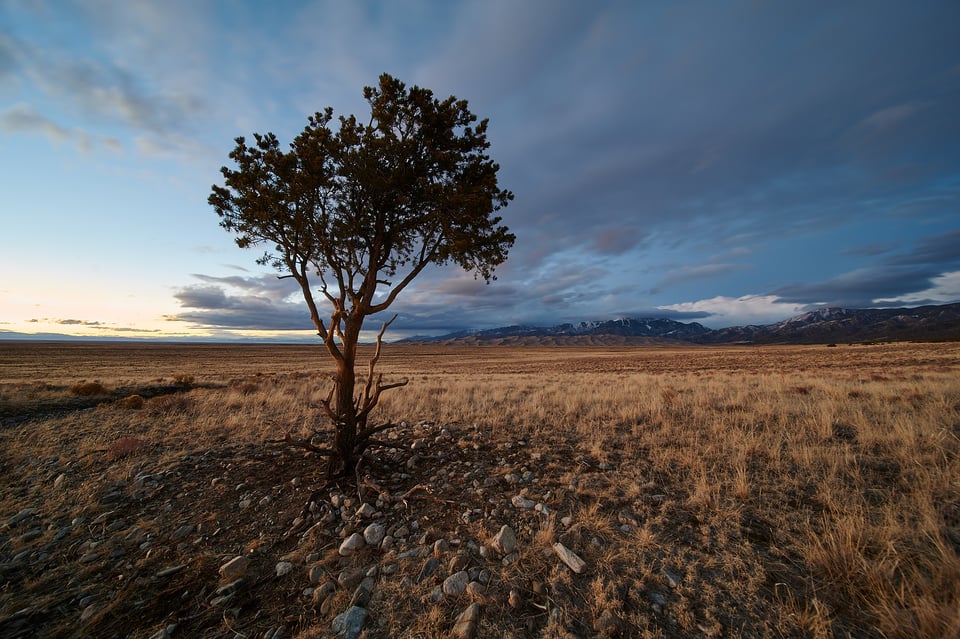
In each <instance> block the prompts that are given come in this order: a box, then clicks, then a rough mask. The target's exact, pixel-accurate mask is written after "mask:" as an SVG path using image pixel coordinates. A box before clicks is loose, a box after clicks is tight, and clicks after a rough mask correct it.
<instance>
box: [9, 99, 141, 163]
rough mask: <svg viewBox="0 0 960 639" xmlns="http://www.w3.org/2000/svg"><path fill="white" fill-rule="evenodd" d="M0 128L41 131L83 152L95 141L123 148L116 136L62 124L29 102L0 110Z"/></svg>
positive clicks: (113, 148)
mask: <svg viewBox="0 0 960 639" xmlns="http://www.w3.org/2000/svg"><path fill="white" fill-rule="evenodd" d="M0 130H3V131H5V132H7V133H41V134H42V135H44V136H46V137H47V138H48V139H50V140H51V141H53V142H71V143H73V144H75V145H76V147H77V148H78V149H79V150H80V151H81V152H84V153H86V152H88V151H90V150H91V148H92V147H93V145H94V143H95V142H98V143H100V144H101V145H103V146H104V147H105V148H106V149H107V150H109V151H113V152H120V151H122V150H123V146H122V145H121V143H120V141H119V140H117V139H116V138H113V137H107V136H97V135H94V134H91V133H89V132H87V131H84V130H83V129H77V128H68V127H65V126H62V125H60V124H58V123H57V122H55V121H54V120H52V119H50V118H48V117H46V116H44V115H42V114H41V113H38V112H37V111H36V110H34V108H33V107H31V106H30V105H29V104H23V103H20V104H15V105H13V106H12V107H9V108H8V109H5V110H3V111H0Z"/></svg>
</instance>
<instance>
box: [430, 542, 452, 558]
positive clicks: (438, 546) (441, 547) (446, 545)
mask: <svg viewBox="0 0 960 639" xmlns="http://www.w3.org/2000/svg"><path fill="white" fill-rule="evenodd" d="M448 550H450V542H448V541H447V540H446V539H438V540H436V541H435V542H433V554H434V555H436V556H437V557H439V556H440V555H442V554H443V553H445V552H447V551H448Z"/></svg>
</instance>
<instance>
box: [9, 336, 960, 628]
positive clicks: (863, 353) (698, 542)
mask: <svg viewBox="0 0 960 639" xmlns="http://www.w3.org/2000/svg"><path fill="white" fill-rule="evenodd" d="M367 355H369V353H367ZM363 370H365V368H364V366H362V365H361V366H358V371H361V372H362V371H363ZM379 370H380V371H382V372H383V373H384V375H385V379H389V380H401V379H406V380H408V383H407V385H406V386H405V387H403V388H400V389H396V390H393V391H391V392H389V393H388V394H386V395H385V396H384V400H383V402H382V404H381V406H380V408H379V409H378V411H379V412H378V414H377V415H376V417H375V419H377V420H380V421H384V422H386V421H390V422H392V423H396V424H397V425H398V426H397V427H396V428H394V429H391V430H388V431H385V432H384V433H383V436H382V438H381V439H382V440H383V441H382V445H380V446H377V447H374V448H371V449H370V450H369V451H368V455H367V457H366V458H365V459H364V461H363V462H362V463H361V465H360V467H359V469H358V473H357V474H356V476H355V477H351V478H347V479H344V480H341V481H340V482H329V481H327V479H326V478H325V477H324V476H323V470H324V468H325V464H324V461H323V460H322V459H320V458H318V457H317V456H315V455H314V454H312V453H310V452H308V451H305V450H304V449H302V448H296V447H291V446H289V445H285V444H284V443H283V442H282V441H281V440H282V439H283V436H284V435H285V434H286V433H291V434H294V435H297V436H300V437H308V436H312V435H313V434H314V432H319V433H321V435H320V436H319V437H320V438H321V439H322V437H323V435H322V434H323V433H325V432H327V431H326V427H325V424H324V423H323V419H324V418H323V417H322V413H321V412H320V410H319V409H318V408H317V405H318V403H319V402H320V401H321V400H322V399H323V398H324V397H326V395H327V392H328V388H329V375H330V372H331V365H330V362H329V360H328V359H327V358H326V356H325V353H324V351H323V349H322V346H321V345H320V344H317V345H300V346H289V345H287V346H285V345H226V344H192V345H183V344H179V345H178V344H148V343H72V342H68V343H54V342H49V343H39V342H38V343H33V342H23V343H21V342H12V341H11V342H0V636H3V637H9V638H19V637H137V638H139V637H143V638H145V639H146V638H154V639H162V638H164V637H171V638H180V637H202V638H207V637H211V638H212V637H230V638H234V637H237V638H239V637H244V638H257V639H285V638H301V639H307V638H313V637H334V636H338V633H339V636H345V635H346V636H351V635H352V636H356V634H359V635H360V636H366V637H371V638H372V637H411V638H412V637H418V638H419V637H422V638H431V637H451V636H453V637H604V636H606V637H614V636H621V637H877V638H881V637H958V636H960V343H955V342H954V343H900V344H840V345H835V346H834V345H831V346H827V345H819V346H736V347H684V346H676V347H672V346H647V347H586V346H584V347H574V346H568V347H559V346H556V347H548V348H547V347H535V346H527V347H509V346H500V347H478V346H460V347H454V346H451V347H439V346H437V347H431V346H404V345H396V344H386V345H384V349H383V358H382V359H381V361H380V365H379ZM348 540H352V541H350V543H347V541H348ZM561 549H562V550H561ZM565 553H569V555H567V554H565ZM570 555H572V556H573V557H574V558H575V560H574V559H571V558H570ZM350 615H352V616H350Z"/></svg>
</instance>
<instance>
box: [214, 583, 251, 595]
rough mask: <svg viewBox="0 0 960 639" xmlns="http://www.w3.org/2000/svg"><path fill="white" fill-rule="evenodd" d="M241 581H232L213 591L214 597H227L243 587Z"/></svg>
mask: <svg viewBox="0 0 960 639" xmlns="http://www.w3.org/2000/svg"><path fill="white" fill-rule="evenodd" d="M243 583H244V582H243V579H234V580H233V581H231V582H230V583H228V584H224V585H222V586H220V587H219V588H217V589H216V590H214V591H213V595H214V596H215V597H229V596H230V595H232V594H233V593H235V592H237V591H238V590H239V589H240V586H242V585H243Z"/></svg>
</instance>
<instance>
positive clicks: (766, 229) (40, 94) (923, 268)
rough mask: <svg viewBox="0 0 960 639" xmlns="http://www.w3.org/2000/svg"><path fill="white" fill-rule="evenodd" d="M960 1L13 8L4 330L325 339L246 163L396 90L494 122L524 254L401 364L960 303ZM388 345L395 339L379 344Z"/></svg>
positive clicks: (8, 24)
mask: <svg viewBox="0 0 960 639" xmlns="http://www.w3.org/2000/svg"><path fill="white" fill-rule="evenodd" d="M958 24H960V4H958V3H956V2H953V1H945V2H911V3H905V2H884V1H882V0H877V1H874V2H848V3H835V2H781V3H767V2H752V1H750V2H747V1H744V2H635V1H632V0H626V1H622V2H618V1H609V2H604V1H594V2H567V1H556V0H554V1H525V2H515V1H512V0H482V1H476V2H474V1H470V2H445V1H434V2H403V1H399V0H398V1H395V2H346V1H343V2H306V1H303V2H294V1H285V2H273V3H261V2H245V3H244V2H239V1H237V2H226V1H224V2H216V1H206V2H205V1H202V0H200V1H198V0H189V1H185V2H181V1H175V0H163V1H156V2H151V1H138V2H135V1H120V0H116V1H107V0H103V1H96V0H88V1H80V0H78V1H76V2H71V1H68V0H59V1H56V0H46V1H44V0H21V1H18V0H6V1H5V2H3V3H2V4H0V144H2V148H3V153H0V221H2V228H3V232H2V233H0V272H2V273H3V276H2V278H0V331H12V332H21V333H24V332H27V333H50V332H55V333H67V334H75V335H88V336H101V335H102V336H106V335H129V336H138V337H150V336H155V337H207V338H224V339H226V338H231V337H241V336H258V337H278V336H286V337H304V336H309V334H310V331H309V330H308V329H309V319H308V316H307V314H306V310H305V307H304V306H303V304H302V300H299V299H298V298H297V296H296V293H295V291H294V289H293V286H291V282H290V281H289V280H278V279H277V278H276V277H275V275H274V274H273V273H271V272H270V271H268V270H266V269H265V268H262V267H259V266H257V265H256V263H255V259H256V257H257V253H255V252H253V251H242V250H241V249H239V248H237V247H236V246H235V245H234V244H233V241H232V238H231V237H230V236H229V235H228V234H227V233H226V232H224V231H223V230H222V229H221V228H220V227H219V226H218V219H217V216H216V214H215V213H214V211H213V209H212V208H211V207H210V206H209V205H208V204H207V202H206V200H207V196H208V195H209V192H210V186H211V185H212V184H214V183H215V182H219V180H220V175H219V172H218V169H219V167H220V166H221V165H223V164H226V163H228V161H229V160H228V157H227V156H228V154H229V152H230V151H231V150H232V148H233V142H232V141H233V138H235V137H237V136H239V135H244V136H247V137H250V136H251V134H252V133H253V132H261V133H265V132H267V131H273V132H274V133H276V134H277V135H278V136H279V137H280V139H281V141H282V142H284V143H286V142H288V141H290V140H291V139H292V138H293V136H294V135H296V134H297V133H298V132H299V131H300V130H301V129H302V128H303V126H304V125H305V124H306V120H307V116H308V115H309V114H311V113H313V112H315V111H318V110H322V109H323V108H324V107H326V106H331V107H333V108H334V110H335V112H336V113H337V114H348V113H355V114H357V115H362V114H364V113H365V112H366V111H365V109H366V104H365V103H364V101H363V100H362V88H363V87H364V86H367V85H372V84H375V82H376V79H377V77H378V76H379V74H380V73H383V72H387V73H390V74H392V75H394V76H395V77H398V78H399V79H401V80H403V81H404V82H406V83H407V84H411V85H412V84H416V85H419V86H423V87H426V88H429V89H431V90H433V91H434V93H435V94H436V95H437V96H438V97H441V98H443V97H446V96H449V95H455V96H457V97H458V98H463V99H466V100H468V101H469V102H470V107H471V110H472V111H473V112H474V113H476V114H477V115H478V116H480V117H485V118H489V119H490V131H489V137H490V141H491V144H492V146H491V149H490V154H491V156H492V157H493V158H494V159H495V160H496V161H497V162H498V163H499V164H500V166H501V171H500V185H501V186H502V187H503V188H508V189H510V190H511V191H513V192H514V193H515V194H516V199H515V201H514V202H513V203H511V205H510V206H509V207H508V208H507V209H505V210H504V211H503V216H504V223H505V224H506V225H507V226H509V227H510V229H511V231H513V232H514V233H515V234H516V235H517V242H516V244H515V246H514V248H513V250H512V251H511V254H510V259H509V260H508V261H507V262H506V263H505V264H504V265H503V266H502V267H501V268H500V269H499V270H498V272H497V274H498V278H499V279H498V280H497V281H496V282H494V283H492V284H491V285H489V286H487V285H484V284H483V283H482V281H481V282H479V283H478V282H476V281H475V280H474V279H473V277H472V275H469V274H465V273H462V272H458V271H457V270H455V269H453V268H450V269H434V270H432V271H428V272H425V273H424V274H423V275H422V276H421V277H420V278H418V280H416V281H415V283H414V284H413V285H411V287H410V288H409V289H407V290H406V291H404V294H402V295H401V297H400V298H399V299H398V301H397V303H396V306H395V310H396V311H398V312H399V313H400V317H399V319H398V320H397V322H396V324H395V325H394V326H393V327H392V329H391V332H392V334H393V336H394V337H400V336H403V335H408V334H413V333H442V332H447V331H452V330H457V329H461V328H489V327H494V326H501V325H507V324H519V323H528V324H548V325H549V324H557V323H561V322H567V321H580V320H597V319H609V318H614V317H624V316H650V315H657V316H667V317H672V318H675V319H680V320H690V321H694V320H695V321H699V322H700V323H702V324H704V325H707V326H711V327H720V326H727V325H734V324H748V323H770V322H774V321H778V320H781V319H784V318H786V317H788V316H791V315H795V314H797V313H800V312H803V311H805V310H809V309H811V308H815V307H818V306H823V305H830V306H847V307H870V306H900V305H920V304H926V303H946V302H955V301H960V118H958V117H957V114H958V113H960V37H957V25H958ZM368 328H370V329H376V328H377V325H376V323H373V324H372V325H371V326H369V327H368Z"/></svg>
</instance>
